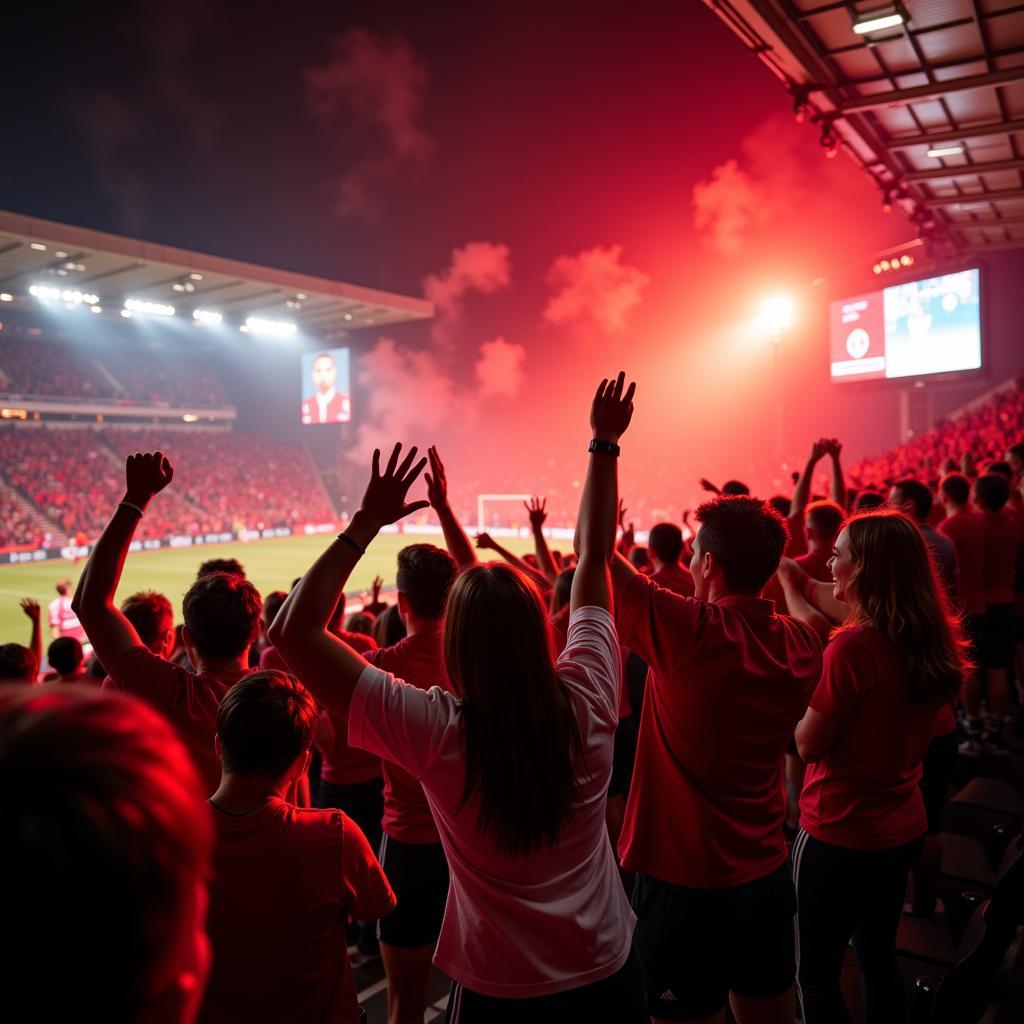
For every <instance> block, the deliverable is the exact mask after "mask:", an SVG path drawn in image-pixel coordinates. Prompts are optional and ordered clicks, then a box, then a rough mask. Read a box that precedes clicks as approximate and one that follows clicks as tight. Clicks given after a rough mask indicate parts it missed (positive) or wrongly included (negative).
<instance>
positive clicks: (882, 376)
mask: <svg viewBox="0 0 1024 1024" xmlns="http://www.w3.org/2000/svg"><path fill="white" fill-rule="evenodd" d="M829 344H830V349H831V377H832V380H833V381H836V382H839V383H843V382H846V381H863V380H886V379H889V380H893V379H897V378H901V377H924V376H930V375H932V374H938V373H956V372H959V371H964V370H978V369H980V368H981V294H980V274H979V272H978V269H977V268H976V267H975V268H973V269H971V270H961V271H958V272H957V273H955V274H942V275H941V276H939V277H929V278H925V279H923V280H919V281H907V282H904V283H903V284H894V285H891V286H890V287H888V288H882V289H880V290H878V291H873V292H866V293H865V294H863V295H857V296H854V297H853V298H850V299H842V300H841V301H839V302H833V303H832V304H831V306H830V307H829Z"/></svg>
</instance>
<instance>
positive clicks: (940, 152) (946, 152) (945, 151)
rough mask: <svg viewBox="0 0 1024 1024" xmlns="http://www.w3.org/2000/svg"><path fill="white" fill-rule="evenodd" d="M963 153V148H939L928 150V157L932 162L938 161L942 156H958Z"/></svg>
mask: <svg viewBox="0 0 1024 1024" xmlns="http://www.w3.org/2000/svg"><path fill="white" fill-rule="evenodd" d="M963 151H964V147H963V146H939V147H938V148H937V149H929V150H928V155H929V156H930V157H931V158H932V159H933V160H938V159H940V158H941V157H944V156H960V154H961V153H963Z"/></svg>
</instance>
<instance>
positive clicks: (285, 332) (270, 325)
mask: <svg viewBox="0 0 1024 1024" xmlns="http://www.w3.org/2000/svg"><path fill="white" fill-rule="evenodd" d="M244 326H245V327H247V328H248V331H249V332H250V333H252V334H266V335H268V336H269V337H272V338H290V337H291V336H292V335H293V334H294V333H295V332H296V330H298V327H297V325H296V324H293V323H292V322H291V321H289V320H267V319H265V318H263V317H260V316H247V317H246V318H245V324H244Z"/></svg>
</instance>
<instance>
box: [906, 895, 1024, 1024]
mask: <svg viewBox="0 0 1024 1024" xmlns="http://www.w3.org/2000/svg"><path fill="white" fill-rule="evenodd" d="M1013 937H1014V929H1013V928H1009V927H1006V925H1005V924H1003V923H1002V922H1000V921H999V920H998V919H997V915H993V914H992V909H991V903H990V902H987V901H986V902H985V903H982V904H981V905H980V906H979V907H978V908H977V910H975V912H974V914H973V915H972V917H971V920H970V922H969V923H968V925H967V928H966V930H965V931H964V935H963V938H962V939H961V940H960V943H959V944H958V946H957V948H956V950H955V951H954V954H953V957H952V960H951V961H950V964H949V967H948V969H947V970H944V971H936V970H935V967H934V966H929V964H927V963H923V962H921V961H918V960H912V959H911V960H905V961H904V963H903V967H904V971H905V972H906V971H909V972H910V975H911V977H912V988H911V990H910V993H909V996H910V998H909V1004H910V1005H909V1008H910V1021H911V1024H977V1022H978V1021H979V1020H980V1019H981V1017H982V1015H983V1014H984V1013H985V1011H986V1009H987V1008H988V1002H989V994H990V992H991V988H992V982H993V980H994V979H995V976H996V972H997V971H998V970H999V966H1000V964H1001V963H1002V961H1003V957H1004V956H1005V955H1006V951H1007V950H1008V949H1009V947H1010V943H1011V942H1012V941H1013Z"/></svg>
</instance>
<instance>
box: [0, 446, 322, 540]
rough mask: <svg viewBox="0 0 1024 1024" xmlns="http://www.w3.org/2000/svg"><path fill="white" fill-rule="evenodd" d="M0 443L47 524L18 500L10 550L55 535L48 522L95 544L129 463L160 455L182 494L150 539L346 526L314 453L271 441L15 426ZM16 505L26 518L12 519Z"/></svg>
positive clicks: (162, 510) (146, 534)
mask: <svg viewBox="0 0 1024 1024" xmlns="http://www.w3.org/2000/svg"><path fill="white" fill-rule="evenodd" d="M0 437H2V450H3V463H2V465H0V473H2V478H3V480H4V481H5V482H6V483H7V484H8V486H9V487H10V488H11V489H13V491H14V492H16V495H18V496H20V497H21V498H23V499H26V500H27V501H28V502H30V503H31V505H32V507H34V509H36V510H38V513H39V514H40V515H41V516H43V517H45V520H39V519H36V520H33V518H32V515H31V509H27V510H26V509H25V508H24V506H23V505H18V504H17V503H16V498H15V497H14V496H12V495H10V494H8V499H9V501H8V503H7V504H5V505H4V506H3V508H4V509H5V514H4V517H3V521H4V534H3V536H4V540H3V542H2V544H0V546H4V547H7V546H14V545H21V544H31V543H33V542H34V541H35V540H37V539H38V537H39V536H40V535H41V534H42V533H43V532H45V527H41V525H40V524H41V523H45V522H48V523H50V524H52V526H51V527H50V528H51V529H52V530H53V532H54V533H55V534H62V535H64V536H66V537H67V538H68V539H70V540H74V541H76V542H78V543H86V542H90V541H93V540H95V538H96V536H97V535H98V533H99V531H100V530H102V528H103V526H104V525H105V523H106V520H107V519H108V518H109V515H110V509H111V507H112V506H113V505H114V503H115V502H116V501H117V500H118V498H119V497H120V496H121V493H122V490H123V482H122V481H123V461H122V460H123V458H124V457H125V456H126V455H128V454H130V453H132V452H136V451H146V450H155V449H160V450H162V451H165V452H166V453H167V454H168V455H170V456H171V458H172V459H173V460H175V461H176V462H177V464H178V465H179V466H180V467H181V470H180V476H179V478H178V479H176V480H175V487H174V489H173V491H169V492H168V494H167V496H166V500H164V501H162V502H161V503H160V505H159V507H158V508H154V509H153V510H152V512H151V513H150V514H148V515H147V516H146V518H145V521H144V522H143V523H142V524H141V525H140V529H139V532H138V536H139V537H140V538H141V539H143V540H145V539H149V538H154V537H166V536H169V535H171V534H175V533H181V534H190V535H195V534H199V533H219V532H225V531H230V530H241V529H246V530H259V529H265V528H270V527H279V526H291V525H293V524H295V523H303V522H330V521H333V520H334V519H335V518H336V513H335V511H334V509H333V507H332V506H331V502H330V500H329V498H328V497H327V493H326V491H325V490H324V487H323V484H322V482H321V480H320V477H319V475H318V473H317V471H316V468H315V467H314V466H313V464H312V462H311V461H310V459H309V457H308V455H307V454H306V452H305V451H304V450H303V449H301V448H299V447H297V446H294V445H289V444H284V443H281V442H279V441H273V440H270V439H268V438H264V437H257V436H254V435H248V434H236V433H230V432H214V431H203V430H195V431H187V430H157V429H134V428H117V427H111V428H104V429H102V430H94V429H84V430H83V429H63V430H61V429H52V428H48V427H38V428H12V427H8V428H5V429H4V430H3V432H2V435H0ZM0 499H2V493H0ZM8 505H9V507H11V508H12V509H15V510H16V511H17V513H18V514H17V515H14V513H13V512H12V514H11V515H10V517H9V516H8V515H7V514H6V508H7V507H8ZM9 518H10V523H8V519H9ZM14 523H17V524H18V525H17V527H15V526H14V525H13V524H14ZM8 534H9V535H10V536H8ZM26 537H28V539H27V540H26V539H25V538H26ZM58 539H59V540H63V537H59V538H58Z"/></svg>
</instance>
